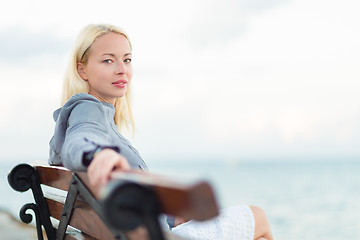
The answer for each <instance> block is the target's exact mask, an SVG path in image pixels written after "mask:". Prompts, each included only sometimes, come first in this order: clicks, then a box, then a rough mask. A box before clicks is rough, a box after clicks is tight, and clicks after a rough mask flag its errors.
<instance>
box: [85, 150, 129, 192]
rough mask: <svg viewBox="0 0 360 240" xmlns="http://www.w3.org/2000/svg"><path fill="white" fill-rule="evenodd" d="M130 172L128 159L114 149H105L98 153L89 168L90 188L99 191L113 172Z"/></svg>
mask: <svg viewBox="0 0 360 240" xmlns="http://www.w3.org/2000/svg"><path fill="white" fill-rule="evenodd" d="M119 170H120V171H122V170H130V165H129V163H128V161H127V160H126V158H124V157H123V156H122V155H120V154H119V153H117V152H115V151H114V150H112V149H103V150H101V151H100V152H98V153H97V154H96V155H95V157H94V159H93V160H92V161H91V163H90V165H89V167H88V170H87V172H88V176H89V181H90V186H91V187H92V188H93V189H94V190H95V191H99V190H100V189H101V188H102V187H104V186H105V185H106V184H107V182H108V181H109V180H110V175H111V172H113V171H119Z"/></svg>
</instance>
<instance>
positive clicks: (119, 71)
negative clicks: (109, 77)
mask: <svg viewBox="0 0 360 240" xmlns="http://www.w3.org/2000/svg"><path fill="white" fill-rule="evenodd" d="M115 71H116V74H123V73H125V71H126V68H125V64H124V63H123V62H120V61H119V62H118V63H117V64H116V69H115Z"/></svg>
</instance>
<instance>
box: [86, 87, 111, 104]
mask: <svg viewBox="0 0 360 240" xmlns="http://www.w3.org/2000/svg"><path fill="white" fill-rule="evenodd" d="M89 94H90V95H92V96H94V97H96V98H97V99H98V100H99V101H101V102H107V103H111V104H112V105H115V99H108V98H104V97H102V96H100V95H99V94H97V93H96V92H94V91H93V90H92V89H90V90H89Z"/></svg>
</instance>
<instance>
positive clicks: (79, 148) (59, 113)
mask: <svg viewBox="0 0 360 240" xmlns="http://www.w3.org/2000/svg"><path fill="white" fill-rule="evenodd" d="M114 114H115V108H114V106H113V105H112V104H111V103H106V102H100V101H99V100H98V99H97V98H95V97H93V96H92V95H90V94H86V93H79V94H76V95H74V96H72V97H71V98H70V99H69V101H68V102H67V103H66V104H65V105H64V106H63V107H62V108H59V109H58V110H56V111H55V112H54V115H53V117H54V120H55V121H56V125H55V132H54V136H53V137H52V138H51V140H50V158H49V164H50V165H63V166H64V167H66V168H68V169H70V170H73V171H86V169H87V167H86V166H85V165H84V164H83V163H82V157H83V154H84V153H85V152H89V151H92V150H94V149H96V147H97V145H102V146H108V147H118V148H119V149H120V153H121V155H123V156H124V157H125V158H126V159H127V160H128V162H129V164H130V166H131V168H135V169H144V170H145V169H147V166H146V164H145V162H144V161H143V160H142V158H141V157H140V155H139V152H138V151H137V150H136V149H135V148H134V147H133V146H132V145H131V143H130V142H129V141H128V140H127V139H126V138H124V137H123V136H122V135H121V134H120V133H119V131H118V128H117V126H116V125H115V122H114Z"/></svg>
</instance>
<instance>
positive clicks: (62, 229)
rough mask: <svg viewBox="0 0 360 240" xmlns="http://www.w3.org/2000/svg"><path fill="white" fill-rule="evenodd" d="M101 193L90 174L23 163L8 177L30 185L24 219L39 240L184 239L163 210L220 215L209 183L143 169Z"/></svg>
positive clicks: (17, 185)
mask: <svg viewBox="0 0 360 240" xmlns="http://www.w3.org/2000/svg"><path fill="white" fill-rule="evenodd" d="M112 179H113V180H111V181H110V182H109V184H107V186H105V187H104V189H102V190H101V191H97V190H95V189H92V188H90V187H89V181H88V177H87V174H86V172H71V171H69V170H67V169H65V168H61V167H48V166H31V165H28V164H20V165H17V166H16V167H14V168H13V169H12V171H11V172H10V173H9V175H8V182H9V184H10V186H11V187H12V188H13V189H14V190H16V191H20V192H25V191H27V190H28V189H30V188H31V189H32V192H33V196H34V200H35V203H29V204H25V205H24V206H23V207H22V208H21V210H20V218H21V220H22V221H23V222H25V223H30V222H31V221H32V215H31V214H28V213H26V211H27V210H28V209H31V210H33V211H34V213H35V218H36V227H37V232H38V239H43V232H45V233H46V236H47V239H50V240H52V239H106V240H108V239H129V240H131V239H136V240H146V239H151V240H155V239H156V240H162V239H174V240H175V239H184V238H181V237H179V236H176V235H175V234H172V233H171V232H170V231H166V230H164V229H163V228H162V227H161V224H160V222H159V215H160V214H161V213H164V214H168V215H172V216H179V217H182V218H185V219H194V220H199V221H202V220H206V219H209V218H212V217H214V216H216V215H217V214H218V207H217V204H216V201H215V197H214V193H213V191H212V188H211V186H210V185H209V184H208V183H206V182H203V181H199V182H191V183H186V184H185V183H183V182H182V181H174V180H173V179H170V178H165V177H163V176H158V175H152V174H149V173H145V172H126V173H123V172H121V173H114V174H113V175H112Z"/></svg>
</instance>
